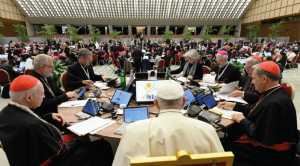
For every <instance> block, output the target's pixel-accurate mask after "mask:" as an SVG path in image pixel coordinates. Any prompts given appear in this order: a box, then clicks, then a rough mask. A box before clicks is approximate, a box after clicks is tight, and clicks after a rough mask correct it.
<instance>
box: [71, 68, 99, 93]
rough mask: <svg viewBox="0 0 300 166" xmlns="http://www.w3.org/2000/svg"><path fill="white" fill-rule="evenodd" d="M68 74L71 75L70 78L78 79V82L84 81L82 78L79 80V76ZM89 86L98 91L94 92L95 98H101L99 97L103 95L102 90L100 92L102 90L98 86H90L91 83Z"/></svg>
mask: <svg viewBox="0 0 300 166" xmlns="http://www.w3.org/2000/svg"><path fill="white" fill-rule="evenodd" d="M67 74H68V75H70V76H72V77H74V78H76V79H78V80H81V81H84V80H83V79H81V78H79V77H77V76H74V75H73V74H71V73H67ZM84 82H86V81H84ZM86 83H88V82H86ZM88 85H89V86H91V87H94V88H96V89H97V90H96V91H94V96H95V97H96V96H99V95H100V94H101V90H100V88H99V87H98V86H96V85H93V84H89V83H88Z"/></svg>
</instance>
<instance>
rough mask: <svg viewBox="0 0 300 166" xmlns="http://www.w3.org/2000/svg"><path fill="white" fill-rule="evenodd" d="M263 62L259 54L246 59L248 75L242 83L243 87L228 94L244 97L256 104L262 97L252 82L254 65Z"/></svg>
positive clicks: (248, 101) (250, 102)
mask: <svg viewBox="0 0 300 166" xmlns="http://www.w3.org/2000/svg"><path fill="white" fill-rule="evenodd" d="M261 62H262V60H261V58H260V57H259V56H251V57H249V58H247V59H246V65H245V67H246V71H247V74H248V77H246V79H245V81H244V82H243V84H242V88H241V89H240V88H238V90H235V91H233V92H232V93H230V94H229V95H228V97H242V98H243V99H244V100H245V101H246V102H247V103H248V104H255V103H256V102H257V101H258V99H259V98H260V96H261V94H260V93H259V92H258V91H257V90H256V89H255V86H254V84H253V83H252V71H253V70H252V66H253V65H257V64H260V63H261Z"/></svg>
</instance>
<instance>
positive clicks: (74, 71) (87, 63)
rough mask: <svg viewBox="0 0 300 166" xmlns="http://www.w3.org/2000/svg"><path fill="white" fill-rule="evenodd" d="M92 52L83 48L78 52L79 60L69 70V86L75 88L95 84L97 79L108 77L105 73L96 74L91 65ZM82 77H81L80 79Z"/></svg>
mask: <svg viewBox="0 0 300 166" xmlns="http://www.w3.org/2000/svg"><path fill="white" fill-rule="evenodd" d="M92 61H93V59H92V52H90V51H89V50H86V49H81V50H79V52H78V62H76V63H74V64H73V65H71V66H70V67H69V68H68V71H67V87H69V88H71V90H75V89H77V88H79V87H82V86H86V85H88V86H90V85H93V84H94V82H95V81H105V80H106V79H108V78H107V77H105V76H103V75H96V74H95V73H94V69H93V66H92V65H91V62H92ZM79 78H80V79H79Z"/></svg>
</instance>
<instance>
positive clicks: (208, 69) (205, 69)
mask: <svg viewBox="0 0 300 166" xmlns="http://www.w3.org/2000/svg"><path fill="white" fill-rule="evenodd" d="M209 72H210V68H209V67H208V66H205V65H203V66H202V74H203V75H204V74H207V73H209Z"/></svg>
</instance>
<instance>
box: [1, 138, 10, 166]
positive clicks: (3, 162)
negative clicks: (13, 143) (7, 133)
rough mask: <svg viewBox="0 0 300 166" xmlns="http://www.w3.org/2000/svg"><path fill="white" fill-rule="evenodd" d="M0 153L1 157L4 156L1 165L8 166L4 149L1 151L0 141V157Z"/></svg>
mask: <svg viewBox="0 0 300 166" xmlns="http://www.w3.org/2000/svg"><path fill="white" fill-rule="evenodd" d="M1 153H2V155H4V156H3V158H4V161H1V164H4V165H9V162H8V159H7V156H6V154H5V151H4V149H3V146H2V143H1V141H0V155H1Z"/></svg>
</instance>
